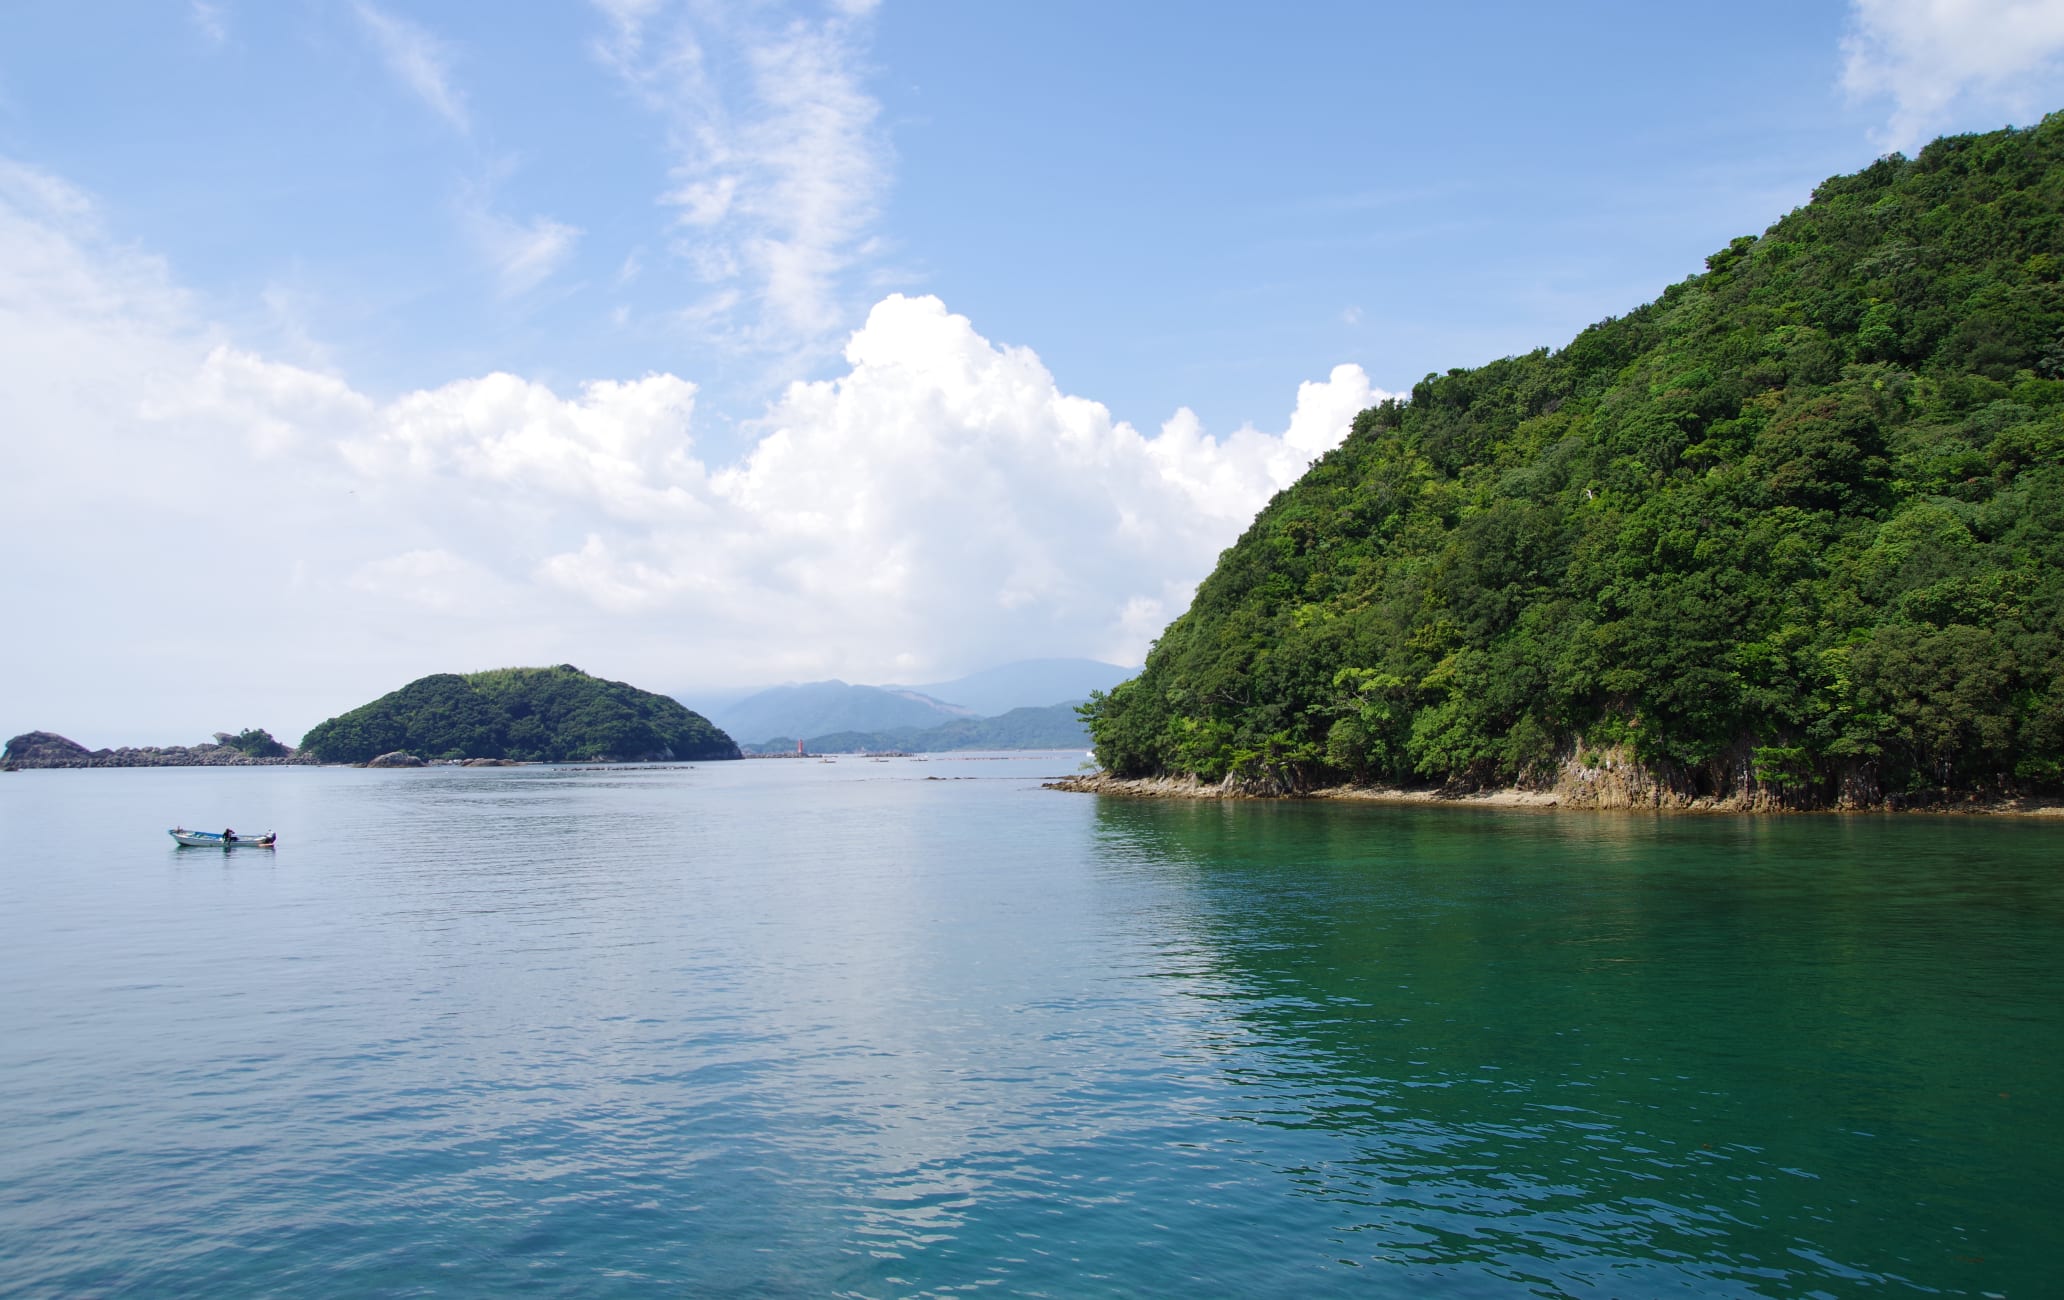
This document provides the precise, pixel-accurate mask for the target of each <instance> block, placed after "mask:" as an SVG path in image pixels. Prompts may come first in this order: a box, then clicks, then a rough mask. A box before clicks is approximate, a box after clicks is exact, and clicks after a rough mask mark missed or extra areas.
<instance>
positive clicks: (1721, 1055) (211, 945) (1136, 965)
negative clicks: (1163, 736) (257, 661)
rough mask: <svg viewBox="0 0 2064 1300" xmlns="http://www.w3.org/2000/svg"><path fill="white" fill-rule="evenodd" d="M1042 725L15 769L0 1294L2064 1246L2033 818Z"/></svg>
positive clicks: (482, 1288) (2052, 1261)
mask: <svg viewBox="0 0 2064 1300" xmlns="http://www.w3.org/2000/svg"><path fill="white" fill-rule="evenodd" d="M1077 757H1079V756H1076V755H1067V756H1060V757H1054V756H1047V757H1044V758H1041V759H1030V760H1028V759H1025V758H1022V757H1020V758H1015V759H1007V760H994V761H984V760H968V759H952V760H947V759H933V760H931V761H929V762H916V761H909V760H903V761H893V762H882V763H869V762H862V761H854V760H845V761H841V762H839V763H835V764H819V763H806V762H793V761H790V762H778V761H767V762H748V763H729V764H706V765H701V766H696V767H692V768H665V769H649V770H617V771H602V770H583V769H571V768H517V769H500V770H495V769H488V770H431V771H417V772H369V771H355V770H299V769H278V768H272V769H250V770H241V771H240V770H222V771H214V770H196V769H183V770H181V769H173V770H160V771H105V772H31V773H19V774H13V775H5V776H0V845H4V849H0V1121H4V1122H0V1293H5V1294H7V1295H23V1296H44V1295H48V1296H73V1295H109V1296H122V1295H127V1296H167V1295H204V1294H205V1295H228V1294H264V1295H275V1296H333V1295H352V1294H378V1295H412V1294H431V1293H436V1294H440V1295H465V1294H476V1295H504V1294H582V1295H608V1294H693V1295H743V1296H781V1295H797V1294H809V1295H818V1294H843V1295H858V1296H890V1295H916V1294H943V1293H952V1292H964V1291H974V1290H978V1289H983V1288H987V1289H990V1290H992V1291H995V1292H998V1293H1003V1294H1046V1295H1054V1296H1094V1295H1124V1294H1168V1295H1177V1294H1180V1295H1197V1294H1212V1295H1280V1296H1305V1295H1323V1294H1343V1295H1346V1294H1352V1295H1398V1296H1421V1295H1426V1296H1529V1295H1543V1296H1554V1295H1573V1296H1630V1297H1634V1296H1655V1295H1662V1294H1688V1295H1717V1296H1822V1295H1826V1296H1847V1295H1865V1294H1868V1295H1905V1294H1946V1295H1973V1296H1986V1295H1992V1296H2002V1295H2003V1296H2012V1297H2037V1296H2045V1295H2049V1296H2054V1295H2058V1294H2064V1280H2060V1278H2064V1227H2060V1225H2064V943H2060V942H2059V940H2060V935H2064V826H2059V825H2039V824H2029V823H2024V822H2012V821H2004V820H2000V821H1986V820H1977V819H1954V818H1940V819H1931V818H1922V817H1903V818H1875V817H1854V818H1834V817H1827V818H1813V817H1794V818H1775V819H1749V818H1740V819H1736V818H1697V817H1674V818H1653V817H1644V816H1622V815H1590V814H1571V813H1562V814H1554V813H1549V814H1541V813H1529V812H1516V811H1506V812H1491V811H1469V810H1454V809H1434V810H1425V809H1400V808H1382V807H1342V806H1326V805H1282V806H1271V805H1246V804H1242V805H1227V806H1217V805H1196V804H1156V803H1133V802H1112V801H1098V800H1096V799H1094V798H1091V797H1088V796H1080V795H1063V794H1057V793H1052V792H1047V791H1042V790H1040V789H1039V788H1038V780H1039V778H1040V777H1042V776H1050V775H1055V774H1058V773H1062V772H1066V771H1068V770H1070V769H1072V768H1073V767H1074V766H1075V762H1076V759H1077ZM930 778H941V779H936V780H935V779H930ZM178 822H185V823H187V824H197V825H201V826H206V827H218V828H219V827H220V826H222V825H224V824H225V823H227V824H233V825H235V826H237V827H238V828H240V829H242V830H246V831H258V830H263V829H265V828H266V827H268V826H271V827H275V828H277V829H278V830H279V831H280V832H281V836H282V847H281V848H280V849H279V850H278V851H277V852H276V853H270V854H268V853H265V852H263V851H258V850H239V851H238V852H236V853H234V854H229V855H225V854H223V853H221V852H215V851H208V850H198V849H186V850H180V849H177V848H175V847H174V846H173V844H172V842H171V840H170V839H169V838H168V837H167V836H166V835H165V833H164V830H165V827H167V826H170V825H173V824H175V823H178Z"/></svg>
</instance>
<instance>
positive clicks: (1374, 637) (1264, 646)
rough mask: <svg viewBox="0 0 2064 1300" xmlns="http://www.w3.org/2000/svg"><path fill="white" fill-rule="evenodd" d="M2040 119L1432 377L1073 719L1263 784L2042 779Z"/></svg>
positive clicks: (1877, 173) (1953, 791)
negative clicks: (1519, 348)
mask: <svg viewBox="0 0 2064 1300" xmlns="http://www.w3.org/2000/svg"><path fill="white" fill-rule="evenodd" d="M2060 163H2064V114H2054V115H2052V116H2051V117H2049V118H2047V119H2046V120H2044V121H2043V122H2042V124H2041V125H2039V126H2037V127H2034V128H2031V129H2028V130H2007V131H2000V132H1995V133H1992V134H1986V135H1971V136H1960V137H1953V138H1946V139H1941V140H1937V141H1935V142H1934V143H1932V144H1930V145H1928V146H1927V147H1926V148H1925V149H1923V150H1922V151H1921V152H1920V154H1919V156H1917V157H1915V158H1912V159H1908V158H1904V157H1901V156H1899V155H1896V154H1895V155H1892V156H1890V157H1887V158H1883V159H1880V160H1879V161H1878V162H1877V163H1875V164H1874V165H1872V166H1871V167H1869V168H1867V169H1865V170H1864V171H1862V172H1859V173H1857V174H1855V175H1852V176H1841V177H1836V178H1834V179H1832V180H1829V181H1827V182H1826V183H1824V184H1823V185H1821V186H1820V187H1819V188H1818V189H1817V190H1816V191H1815V192H1814V194H1813V197H1812V200H1811V202H1810V203H1808V204H1807V205H1806V206H1804V207H1802V208H1800V209H1798V210H1796V211H1794V212H1793V213H1791V214H1790V215H1789V216H1787V217H1785V218H1784V219H1782V220H1780V221H1779V222H1777V224H1775V225H1773V226H1771V227H1770V228H1769V229H1768V230H1766V231H1765V232H1764V233H1763V234H1762V235H1761V236H1745V237H1743V238H1740V239H1736V240H1734V241H1733V242H1732V243H1731V244H1730V245H1729V246H1728V247H1726V248H1724V249H1722V250H1720V251H1719V252H1717V253H1715V254H1714V255H1713V256H1712V257H1710V258H1708V259H1707V263H1706V266H1707V269H1706V272H1705V273H1704V274H1702V275H1697V276H1694V277H1692V278H1690V279H1688V280H1686V281H1684V282H1682V283H1680V284H1675V285H1672V286H1670V287H1669V288H1668V289H1666V290H1665V291H1664V292H1663V294H1662V296H1661V297H1660V298H1658V299H1657V300H1655V301H1654V302H1651V303H1649V304H1647V305H1646V306H1643V307H1640V308H1638V309H1637V310H1634V311H1632V312H1630V313H1628V314H1627V315H1626V316H1623V317H1620V318H1618V319H1611V320H1606V321H1603V322H1601V323H1599V324H1597V325H1595V326H1593V327H1591V328H1589V329H1587V330H1585V331H1583V332H1582V333H1581V334H1579V335H1578V336H1577V337H1576V338H1575V339H1574V340H1572V341H1571V342H1570V343H1569V345H1568V346H1566V347H1564V348H1562V349H1560V350H1559V351H1553V352H1551V351H1548V350H1545V349H1543V350H1540V351H1536V352H1533V353H1530V354H1528V355H1525V356H1519V357H1510V358H1506V359H1504V360H1500V361H1495V362H1492V363H1490V364H1489V365H1485V366H1480V367H1478V368H1475V369H1456V370H1450V371H1448V372H1447V373H1446V374H1444V375H1429V376H1427V378H1426V379H1425V380H1423V381H1422V382H1420V383H1419V384H1417V385H1415V386H1414V388H1413V390H1412V394H1411V398H1410V400H1409V401H1408V402H1387V403H1385V404H1384V405H1382V406H1379V407H1376V408H1374V409H1372V410H1369V411H1365V412H1363V413H1362V414H1361V416H1360V417H1359V418H1357V419H1356V420H1355V422H1354V425H1353V430H1352V433H1351V434H1350V436H1349V437H1348V438H1347V440H1346V441H1345V442H1344V443H1343V444H1342V445H1341V446H1340V447H1339V448H1337V449H1336V450H1334V451H1333V452H1331V453H1329V454H1328V455H1327V456H1325V457H1324V458H1323V459H1322V460H1320V461H1319V462H1318V463H1316V464H1315V465H1314V466H1313V467H1312V469H1311V470H1310V471H1309V472H1308V473H1307V474H1306V475H1305V477H1304V478H1303V479H1301V480H1300V481H1299V482H1298V483H1296V484H1295V485H1293V486H1292V487H1290V488H1289V489H1287V490H1286V491H1284V492H1282V493H1280V494H1278V495H1277V497H1276V498H1275V499H1274V500H1273V501H1272V502H1270V504H1269V505H1268V506H1267V508H1266V509H1264V510H1263V511H1262V513H1261V514H1260V516H1259V517H1257V519H1256V520H1255V522H1254V523H1253V525H1252V526H1251V527H1250V528H1249V529H1248V530H1247V532H1246V533H1245V534H1244V535H1243V536H1242V537H1241V538H1240V539H1239V541H1238V542H1237V543H1236V544H1235V545H1234V546H1233V547H1231V548H1230V549H1229V550H1227V551H1226V552H1225V553H1224V554H1223V555H1222V556H1221V557H1220V559H1219V563H1218V566H1217V568H1216V569H1215V570H1214V571H1213V572H1212V574H1211V575H1210V577H1209V578H1207V579H1206V580H1205V582H1204V583H1203V584H1202V586H1201V587H1200V588H1199V589H1198V592H1197V596H1196V599H1195V602H1194V603H1193V604H1192V606H1191V608H1190V609H1189V611H1188V612H1187V613H1185V614H1184V615H1183V616H1182V617H1181V618H1179V619H1177V620H1176V621H1175V622H1174V623H1173V624H1172V625H1170V627H1169V628H1168V630H1167V631H1166V632H1165V633H1164V634H1163V636H1162V637H1161V639H1160V641H1159V642H1158V644H1157V645H1156V647H1155V648H1154V651H1153V653H1152V654H1151V655H1150V656H1149V658H1148V660H1147V664H1146V667H1145V669H1144V670H1143V672H1142V673H1141V674H1140V675H1139V676H1138V677H1136V678H1134V679H1133V680H1131V681H1129V682H1126V683H1124V684H1122V685H1119V686H1117V687H1116V688H1114V689H1113V690H1112V691H1111V692H1110V693H1109V694H1107V695H1106V694H1099V695H1097V696H1096V697H1094V698H1093V699H1092V701H1091V703H1090V704H1089V705H1088V706H1086V709H1085V716H1086V718H1087V720H1088V722H1089V725H1090V728H1091V730H1092V733H1093V735H1094V737H1095V750H1096V755H1097V757H1098V759H1099V761H1100V762H1101V764H1102V765H1103V767H1104V768H1105V769H1106V771H1107V772H1108V773H1110V774H1112V775H1115V776H1118V777H1175V778H1194V779H1196V780H1199V781H1203V782H1210V783H1218V784H1220V785H1221V786H1222V787H1223V788H1227V789H1237V790H1245V791H1249V792H1255V793H1298V792H1302V791H1307V790H1310V789H1313V788H1316V787H1319V786H1325V785H1329V784H1338V783H1350V782H1353V783H1371V784H1406V785H1409V784H1414V783H1417V784H1420V785H1427V784H1432V785H1439V786H1444V787H1446V788H1449V789H1452V790H1468V789H1481V788H1487V787H1498V786H1510V785H1517V786H1521V787H1533V788H1537V789H1553V790H1555V791H1557V792H1558V793H1560V794H1562V795H1563V796H1564V797H1565V798H1567V799H1568V800H1569V801H1571V802H1580V803H1581V802H1592V803H1599V804H1615V803H1653V804H1680V805H1681V804H1691V803H1699V802H1704V803H1708V804H1720V805H1724V806H1736V807H1740V806H1783V807H1827V806H1872V805H1879V804H1884V803H1898V802H1901V801H1904V800H1915V799H1928V798H1941V797H1945V796H1978V797H2002V796H2011V795H2015V794H2026V793H2030V792H2044V791H2055V790H2057V789H2058V787H2059V785H2060V783H2064V165H2060Z"/></svg>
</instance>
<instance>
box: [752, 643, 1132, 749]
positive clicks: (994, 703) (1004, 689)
mask: <svg viewBox="0 0 2064 1300" xmlns="http://www.w3.org/2000/svg"><path fill="white" fill-rule="evenodd" d="M1138 671H1139V670H1138V669H1137V668H1120V667H1118V666H1117V665H1116V664H1107V663H1102V662H1100V661H1098V660H1095V659H1023V660H1020V661H1018V662H1017V663H1014V664H1005V665H1003V666H1002V667H1001V668H990V669H986V670H984V671H982V672H979V673H970V674H968V675H967V676H966V677H960V678H956V679H954V680H953V681H950V682H934V683H932V684H930V685H927V686H910V687H903V688H898V687H890V688H888V689H890V690H896V689H905V690H912V691H916V692H918V693H920V694H922V695H929V696H931V697H933V698H934V699H940V700H950V701H952V702H953V703H955V704H958V705H960V706H962V707H963V708H965V709H967V710H968V711H969V712H971V713H973V714H974V715H975V716H977V717H982V718H990V717H995V716H996V715H997V714H999V713H1008V712H1009V711H1010V710H1012V709H1035V708H1044V707H1045V706H1047V705H1049V704H1061V703H1064V702H1072V701H1075V700H1086V699H1088V698H1089V693H1090V692H1091V691H1108V690H1110V689H1111V688H1112V687H1113V686H1116V685H1117V684H1118V683H1120V682H1122V681H1124V680H1125V679H1126V678H1128V677H1130V676H1132V675H1133V674H1134V673H1136V672H1138ZM719 725H722V724H721V722H720V724H719ZM727 730H730V731H731V734H732V735H734V736H735V735H737V734H738V732H737V731H736V730H735V729H732V728H727ZM792 734H795V735H809V734H812V733H809V732H795V733H792Z"/></svg>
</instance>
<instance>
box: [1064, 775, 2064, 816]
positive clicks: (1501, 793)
mask: <svg viewBox="0 0 2064 1300" xmlns="http://www.w3.org/2000/svg"><path fill="white" fill-rule="evenodd" d="M1043 788H1045V789H1048V790H1060V791H1063V792H1066V793H1071V794H1096V795H1109V796H1111V797H1113V798H1120V799H1176V800H1194V801H1207V802H1208V801H1212V800H1222V801H1274V802H1297V801H1303V800H1319V801H1328V800H1330V801H1334V802H1342V803H1380V804H1410V805H1417V806H1420V807H1437V808H1530V809H1537V810H1556V811H1563V810H1568V811H1574V812H1661V813H1684V814H1699V813H1714V814H1729V815H1741V814H1771V813H1820V814H1844V813H1954V814H1968V815H1976V816H1998V817H2052V818H2060V819H2064V798H2057V797H1995V798H1986V797H1983V796H1980V795H1957V794H1954V793H1951V792H1948V791H1924V792H1921V793H1918V794H1915V795H1912V796H1909V797H1907V798H1904V799H1897V800H1889V799H1888V800H1883V801H1880V802H1878V803H1869V804H1866V803H1856V804H1812V805H1809V804H1789V805H1788V804H1779V803H1773V802H1768V801H1758V800H1755V799H1743V798H1739V797H1736V798H1726V799H1721V798H1714V797H1712V796H1695V797H1689V798H1684V797H1674V796H1670V795H1668V794H1665V793H1662V792H1660V791H1653V792H1650V793H1649V795H1648V797H1646V798H1639V799H1637V798H1635V797H1633V796H1632V795H1631V794H1628V793H1626V792H1621V791H1613V792H1604V791H1599V790H1596V789H1591V790H1585V789H1575V790H1571V789H1565V788H1563V787H1560V786H1557V787H1553V788H1549V789H1527V788H1522V787H1520V786H1501V787H1495V788H1483V789H1455V788H1440V787H1434V786H1385V785H1355V784H1345V785H1331V786H1321V787H1318V788H1315V789H1310V790H1299V791H1283V790H1277V789H1269V788H1253V787H1250V786H1248V785H1246V784H1244V783H1241V782H1238V781H1232V780H1225V781H1218V782H1210V781H1204V780H1200V779H1198V778H1197V777H1194V776H1129V777H1128V776H1113V775H1112V774H1110V773H1109V772H1093V773H1083V774H1081V775H1079V776H1067V777H1061V778H1059V779H1058V780H1053V781H1047V782H1044V783H1043Z"/></svg>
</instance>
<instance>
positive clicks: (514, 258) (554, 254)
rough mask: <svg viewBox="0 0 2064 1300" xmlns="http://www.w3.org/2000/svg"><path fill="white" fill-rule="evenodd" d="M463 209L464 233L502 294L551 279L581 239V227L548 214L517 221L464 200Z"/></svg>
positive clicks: (510, 295)
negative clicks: (470, 240)
mask: <svg viewBox="0 0 2064 1300" xmlns="http://www.w3.org/2000/svg"><path fill="white" fill-rule="evenodd" d="M463 212H464V220H465V225H466V231H467V234H468V236H469V237H470V238H471V239H472V241H473V246H474V248H475V249H477V250H478V251H479V253H480V256H481V257H482V258H483V259H484V260H485V261H486V262H487V264H488V266H489V267H490V268H491V269H492V270H493V271H494V273H495V278H496V280H497V281H498V283H499V284H500V286H501V293H502V296H503V297H505V298H515V297H520V296H521V295H523V294H526V293H529V292H530V291H531V290H532V289H535V288H537V287H538V286H539V285H540V284H543V283H544V282H545V281H546V280H548V279H550V278H551V277H552V275H553V273H554V272H556V271H558V270H559V268H560V267H562V266H564V265H565V264H566V261H567V259H568V258H570V257H572V256H573V252H574V248H575V246H576V245H577V244H578V243H579V242H580V237H581V230H580V227H578V226H570V225H567V224H566V223H565V222H563V221H554V220H553V219H552V218H550V217H544V216H538V217H532V218H531V219H530V220H528V221H517V220H515V219H513V218H510V217H506V216H503V215H502V214H500V213H498V212H495V211H494V210H492V209H491V208H489V207H487V206H486V205H485V204H481V203H472V204H467V205H465V206H464V208H463Z"/></svg>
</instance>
